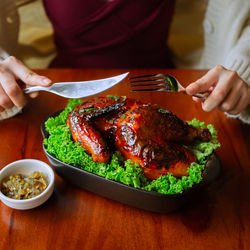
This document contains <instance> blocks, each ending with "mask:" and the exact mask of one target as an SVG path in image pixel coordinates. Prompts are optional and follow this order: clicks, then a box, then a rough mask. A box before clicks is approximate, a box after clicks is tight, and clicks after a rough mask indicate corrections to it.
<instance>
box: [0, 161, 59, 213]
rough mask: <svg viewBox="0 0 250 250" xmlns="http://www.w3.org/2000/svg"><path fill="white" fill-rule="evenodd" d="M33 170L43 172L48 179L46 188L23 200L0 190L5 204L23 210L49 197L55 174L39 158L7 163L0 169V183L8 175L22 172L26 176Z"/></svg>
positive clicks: (41, 202)
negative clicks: (8, 195)
mask: <svg viewBox="0 0 250 250" xmlns="http://www.w3.org/2000/svg"><path fill="white" fill-rule="evenodd" d="M34 171H39V172H41V173H44V175H45V178H46V179H47V181H48V186H47V188H46V189H45V190H44V191H43V192H42V193H41V194H39V195H37V196H35V197H33V198H30V199H24V200H17V199H12V198H9V197H7V196H6V195H4V194H3V193H2V192H1V190H0V199H1V201H2V202H3V203H4V204H5V205H7V206H9V207H11V208H15V209H20V210H25V209H31V208H34V207H38V206H40V205H41V204H43V203H44V202H45V201H47V200H48V199H49V197H50V196H51V195H52V193H53V190H54V183H55V175H54V172H53V170H52V168H51V167H50V166H49V165H48V164H46V163H45V162H42V161H39V160H35V159H24V160H19V161H15V162H12V163H10V164H8V165H7V166H5V167H4V168H3V169H2V170H1V171H0V184H1V183H2V181H3V179H4V178H6V177H8V176H10V175H15V174H23V175H26V176H27V175H30V174H32V173H33V172H34Z"/></svg>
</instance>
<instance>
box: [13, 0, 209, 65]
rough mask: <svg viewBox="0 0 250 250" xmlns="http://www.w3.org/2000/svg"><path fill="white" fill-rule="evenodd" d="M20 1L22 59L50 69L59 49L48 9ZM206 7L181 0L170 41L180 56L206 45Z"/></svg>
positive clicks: (201, 0) (200, 2)
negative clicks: (48, 15) (204, 40)
mask: <svg viewBox="0 0 250 250" xmlns="http://www.w3.org/2000/svg"><path fill="white" fill-rule="evenodd" d="M16 2H17V5H18V6H19V7H18V12H19V15H20V22H21V29H20V34H19V44H20V59H21V60H22V61H23V62H24V63H25V64H26V65H27V66H28V67H30V68H33V69H38V68H46V67H48V65H49V63H50V61H51V60H52V59H53V58H54V56H55V54H56V50H55V46H54V43H53V29H52V27H51V25H50V22H49V21H48V19H47V16H46V14H45V12H44V9H43V6H42V1H41V0H16ZM191 2H192V3H191ZM205 7H206V1H205V0H198V1H197V0H177V2H176V10H175V15H174V19H173V23H172V26H171V31H170V37H169V39H168V41H166V43H168V45H169V47H170V48H171V49H172V50H173V52H174V53H175V54H176V55H177V56H178V57H182V58H183V57H185V56H186V55H188V54H190V52H192V51H194V50H196V49H199V48H200V47H201V46H202V45H203V38H202V37H203V28H202V20H203V17H204V13H205ZM194 13H196V14H195V15H194Z"/></svg>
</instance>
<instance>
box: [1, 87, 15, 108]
mask: <svg viewBox="0 0 250 250" xmlns="http://www.w3.org/2000/svg"><path fill="white" fill-rule="evenodd" d="M13 105H14V104H13V102H12V101H11V100H10V98H9V97H8V95H7V94H6V93H5V91H4V89H3V88H2V86H1V85H0V112H2V111H4V110H5V109H8V108H12V107H13Z"/></svg>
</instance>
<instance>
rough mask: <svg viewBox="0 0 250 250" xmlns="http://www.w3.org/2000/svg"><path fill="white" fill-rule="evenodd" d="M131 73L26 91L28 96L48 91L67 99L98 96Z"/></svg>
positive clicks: (30, 88) (31, 88)
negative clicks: (32, 93)
mask: <svg viewBox="0 0 250 250" xmlns="http://www.w3.org/2000/svg"><path fill="white" fill-rule="evenodd" d="M128 74H129V72H127V73H124V74H121V75H117V76H113V77H109V78H105V79H98V80H90V81H81V82H58V83H54V84H53V85H51V86H48V87H42V86H34V87H29V88H26V89H24V90H23V91H24V93H26V94H28V93H31V92H36V91H47V92H51V93H54V94H57V95H59V96H62V97H66V98H83V97H87V96H91V95H95V94H98V93H100V92H102V91H104V90H107V89H109V88H111V87H113V86H115V85H116V84H117V83H119V82H121V81H122V80H123V79H124V78H125V77H126V76H127V75H128Z"/></svg>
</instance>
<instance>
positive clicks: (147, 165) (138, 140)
mask: <svg viewBox="0 0 250 250" xmlns="http://www.w3.org/2000/svg"><path fill="white" fill-rule="evenodd" d="M67 124H68V126H70V129H71V133H72V137H73V139H74V140H75V141H78V142H79V143H80V144H81V146H82V147H84V148H85V149H86V152H87V153H89V154H90V155H92V158H93V160H94V161H96V162H108V161H109V158H110V153H111V152H112V151H115V150H116V151H119V152H120V153H121V155H122V156H123V158H124V159H131V161H132V162H134V163H138V164H139V166H140V167H141V168H142V169H143V171H144V174H145V176H146V177H147V178H148V179H156V178H158V177H159V176H160V175H166V174H168V173H172V175H173V176H176V177H179V176H185V175H188V172H187V169H188V167H189V166H190V163H191V162H194V161H196V159H195V156H194V155H193V153H192V152H191V151H189V150H188V149H186V147H184V146H183V145H185V144H186V145H187V144H190V143H192V142H193V141H194V140H196V139H199V140H201V141H208V140H210V139H211V134H210V132H209V131H208V129H196V128H194V127H192V126H189V125H188V124H187V123H186V122H185V121H183V120H181V119H180V118H178V117H177V116H176V115H174V114H173V113H172V112H170V111H166V110H163V109H161V108H160V107H158V106H157V105H151V104H149V103H143V102H141V101H138V100H134V99H130V98H119V99H116V98H110V97H99V98H95V99H92V100H90V101H87V102H85V103H83V104H80V105H79V106H77V107H76V108H75V110H74V111H73V112H71V113H70V114H69V116H68V119H67Z"/></svg>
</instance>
